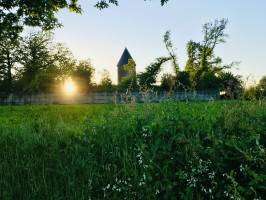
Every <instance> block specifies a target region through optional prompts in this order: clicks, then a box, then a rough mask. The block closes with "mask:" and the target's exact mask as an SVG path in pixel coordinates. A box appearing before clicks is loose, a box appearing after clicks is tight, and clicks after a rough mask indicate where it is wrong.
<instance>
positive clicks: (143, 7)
mask: <svg viewBox="0 0 266 200" xmlns="http://www.w3.org/2000/svg"><path fill="white" fill-rule="evenodd" d="M80 2H81V4H82V7H83V10H84V12H83V14H82V15H77V14H73V13H69V12H67V11H63V12H60V13H59V15H58V17H59V20H60V21H61V22H62V23H63V25H64V27H63V28H60V29H57V30H56V31H55V40H56V41H57V42H63V43H65V44H66V46H67V47H69V48H70V49H71V50H72V51H73V53H74V55H75V56H76V57H77V58H80V59H83V58H90V59H91V60H92V63H93V65H94V67H95V68H96V79H97V80H98V79H99V77H100V73H101V72H102V71H103V69H107V70H108V71H109V72H110V73H111V75H112V79H113V81H114V82H116V80H117V76H116V70H117V68H116V64H117V62H118V60H119V58H120V56H121V54H122V51H123V50H124V47H128V49H129V51H130V52H131V55H132V57H133V58H134V59H135V61H136V63H137V71H143V70H144V67H145V66H146V65H148V64H149V63H150V62H152V61H153V60H154V59H155V58H156V57H158V56H163V55H166V50H165V48H164V45H163V42H162V37H163V34H164V33H165V31H167V30H171V33H172V39H173V42H174V44H175V47H176V48H177V52H178V57H179V64H180V65H181V68H182V69H183V66H184V64H185V61H186V43H187V41H188V40H190V39H192V40H195V41H200V40H201V39H202V34H201V26H202V24H204V23H205V22H209V21H213V20H214V19H216V18H228V19H229V25H228V28H227V33H228V34H229V38H228V39H227V43H226V44H222V45H220V46H219V47H218V48H217V50H216V54H217V55H219V56H221V57H222V58H223V59H224V62H225V63H230V62H232V61H240V62H241V64H240V65H239V66H238V68H239V69H238V70H234V71H235V72H236V73H238V74H241V75H243V76H248V75H250V74H252V75H253V77H254V78H255V79H259V78H260V77H261V76H262V75H266V62H265V58H266V1H265V0H253V1H248V0H170V2H169V3H168V4H167V5H166V6H165V7H161V6H160V4H159V0H153V1H145V2H144V1H143V0H120V6H119V7H111V8H109V9H106V10H103V11H99V10H97V9H96V8H94V7H93V4H94V3H95V1H89V0H81V1H80ZM164 71H165V72H166V71H170V67H165V70H164Z"/></svg>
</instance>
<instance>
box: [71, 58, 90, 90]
mask: <svg viewBox="0 0 266 200" xmlns="http://www.w3.org/2000/svg"><path fill="white" fill-rule="evenodd" d="M94 71H95V69H94V68H93V66H92V64H91V62H90V60H81V61H79V63H78V64H77V65H76V66H75V68H74V69H73V71H72V73H71V78H72V79H73V81H74V82H75V83H76V84H77V86H78V90H79V92H81V93H86V92H88V91H89V89H90V87H91V86H92V77H93V74H94Z"/></svg>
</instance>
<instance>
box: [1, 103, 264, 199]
mask: <svg viewBox="0 0 266 200" xmlns="http://www.w3.org/2000/svg"><path fill="white" fill-rule="evenodd" d="M265 111H266V104H265V102H260V103H258V102H255V101H254V102H244V101H242V102H241V101H233V102H229V101H227V102H209V103H206V102H194V103H193V102H190V103H180V102H179V103H176V102H170V101H168V102H163V103H160V104H130V105H79V106H18V107H0V134H1V137H0V146H1V150H0V157H1V163H0V168H1V182H0V188H1V197H2V198H3V199H13V198H14V197H17V196H19V197H20V199H167V200H168V199H263V198H264V197H265V194H266V188H265V185H266V159H265V156H266V154H265V150H266V135H265V133H266V132H265V131H266V129H265V123H266V112H265Z"/></svg>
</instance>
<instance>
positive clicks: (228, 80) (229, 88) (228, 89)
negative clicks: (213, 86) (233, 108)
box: [219, 72, 244, 99]
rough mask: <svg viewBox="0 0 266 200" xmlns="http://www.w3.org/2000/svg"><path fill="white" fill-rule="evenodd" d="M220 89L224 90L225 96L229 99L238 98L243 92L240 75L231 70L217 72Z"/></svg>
mask: <svg viewBox="0 0 266 200" xmlns="http://www.w3.org/2000/svg"><path fill="white" fill-rule="evenodd" d="M219 79H220V90H221V91H224V93H225V97H227V98H230V99H236V98H239V97H240V96H241V95H242V94H243V90H244V87H243V81H242V80H241V76H238V75H234V74H232V73H231V72H222V73H220V74H219Z"/></svg>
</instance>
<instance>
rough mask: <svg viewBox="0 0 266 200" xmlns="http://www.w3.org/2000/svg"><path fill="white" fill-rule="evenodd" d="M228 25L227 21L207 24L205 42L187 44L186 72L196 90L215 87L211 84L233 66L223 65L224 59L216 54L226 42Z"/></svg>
mask: <svg viewBox="0 0 266 200" xmlns="http://www.w3.org/2000/svg"><path fill="white" fill-rule="evenodd" d="M227 24H228V20H227V19H221V20H215V21H214V22H210V23H206V24H204V25H203V30H202V32H203V34H204V37H203V41H202V42H200V43H198V42H193V41H189V42H188V44H187V54H188V60H187V64H186V68H185V70H186V71H187V72H188V73H189V74H190V79H191V82H192V86H193V87H194V88H195V89H202V88H206V86H208V85H209V86H212V87H213V86H214V85H213V84H209V83H210V82H212V81H215V82H216V78H215V77H216V76H217V73H219V72H221V71H222V70H223V69H227V68H230V67H232V65H233V64H230V65H222V59H221V58H220V57H217V56H215V54H214V50H215V48H216V46H217V45H218V44H221V43H224V42H225V38H226V37H227V34H226V33H225V29H226V25H227ZM208 82H209V83H208Z"/></svg>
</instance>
